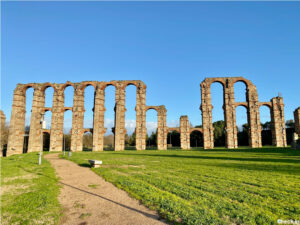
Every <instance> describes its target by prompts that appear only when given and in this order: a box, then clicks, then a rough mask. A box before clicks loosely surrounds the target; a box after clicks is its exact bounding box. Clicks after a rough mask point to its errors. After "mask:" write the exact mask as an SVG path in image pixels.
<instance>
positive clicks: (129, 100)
mask: <svg viewBox="0 0 300 225" xmlns="http://www.w3.org/2000/svg"><path fill="white" fill-rule="evenodd" d="M136 98H137V88H136V86H135V84H131V83H129V84H128V85H127V87H126V89H125V108H126V112H125V129H126V135H125V149H128V150H129V149H130V150H134V149H135V145H136V140H135V139H136V134H135V128H136V111H135V107H136Z"/></svg>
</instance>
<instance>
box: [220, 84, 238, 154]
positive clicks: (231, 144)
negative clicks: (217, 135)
mask: <svg viewBox="0 0 300 225" xmlns="http://www.w3.org/2000/svg"><path fill="white" fill-rule="evenodd" d="M223 109H224V118H225V125H226V128H225V131H226V132H225V134H226V148H237V147H238V141H237V127H236V114H235V100H234V86H233V84H228V80H227V81H226V85H225V87H224V106H223Z"/></svg>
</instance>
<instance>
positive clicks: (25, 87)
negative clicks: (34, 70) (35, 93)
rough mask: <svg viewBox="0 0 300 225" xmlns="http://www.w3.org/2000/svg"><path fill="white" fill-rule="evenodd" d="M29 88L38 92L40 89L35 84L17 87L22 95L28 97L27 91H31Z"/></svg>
mask: <svg viewBox="0 0 300 225" xmlns="http://www.w3.org/2000/svg"><path fill="white" fill-rule="evenodd" d="M29 88H33V89H34V90H36V89H37V88H38V86H37V85H36V84H34V83H30V84H25V85H22V86H20V87H17V88H16V89H17V90H18V89H19V90H20V91H21V93H22V94H24V95H26V91H27V90H28V89H29Z"/></svg>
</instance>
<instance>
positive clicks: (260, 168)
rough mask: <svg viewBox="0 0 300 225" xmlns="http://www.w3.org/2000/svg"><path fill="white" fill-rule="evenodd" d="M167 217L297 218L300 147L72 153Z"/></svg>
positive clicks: (221, 220)
mask: <svg viewBox="0 0 300 225" xmlns="http://www.w3.org/2000/svg"><path fill="white" fill-rule="evenodd" d="M88 159H99V160H103V166H102V167H101V168H97V169H94V168H93V170H94V171H95V172H96V173H97V174H99V175H101V176H102V177H104V178H105V179H106V180H107V181H110V182H112V183H113V184H115V185H116V186H117V187H119V188H122V189H124V190H125V191H127V192H128V193H129V194H130V195H131V196H133V197H135V198H137V199H139V200H141V201H142V202H143V204H144V205H146V206H148V207H150V208H152V209H155V210H157V211H158V212H159V214H160V215H161V216H162V217H164V218H166V219H167V220H168V221H172V222H175V223H176V222H178V223H182V224H206V225H207V224H277V220H278V219H283V220H285V219H294V220H296V219H297V220H299V219H300V151H296V150H291V149H288V148H285V149H284V148H263V149H246V148H244V149H238V150H227V149H216V150H209V151H204V150H193V151H182V150H170V151H150V150H149V151H124V152H100V153H92V152H80V153H73V156H72V157H71V160H72V161H74V162H76V163H78V164H79V165H81V166H89V164H88V162H87V160H88Z"/></svg>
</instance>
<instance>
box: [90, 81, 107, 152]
mask: <svg viewBox="0 0 300 225" xmlns="http://www.w3.org/2000/svg"><path fill="white" fill-rule="evenodd" d="M104 104H105V85H104V84H103V83H98V85H97V87H96V90H95V105H94V122H93V151H103V146H104V134H105V132H106V129H105V128H104V114H105V105H104Z"/></svg>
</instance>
